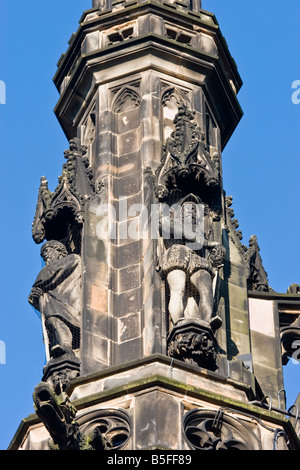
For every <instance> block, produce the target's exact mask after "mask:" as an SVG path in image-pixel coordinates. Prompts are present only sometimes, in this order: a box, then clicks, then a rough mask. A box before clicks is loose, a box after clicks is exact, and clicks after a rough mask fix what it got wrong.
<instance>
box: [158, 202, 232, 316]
mask: <svg viewBox="0 0 300 470" xmlns="http://www.w3.org/2000/svg"><path fill="white" fill-rule="evenodd" d="M180 212H181V213H180V214H177V215H176V214H175V215H174V218H173V220H171V223H170V238H164V245H165V248H166V251H165V252H164V253H163V255H162V257H161V260H160V269H161V272H162V274H163V276H164V277H165V278H166V280H167V283H168V287H169V290H170V300H169V305H168V309H169V313H170V315H171V319H172V323H173V324H174V325H175V324H176V323H177V322H178V321H179V320H181V319H183V318H194V319H199V320H201V321H204V322H205V323H208V324H209V323H210V322H211V320H212V315H213V304H214V296H213V278H214V275H215V273H216V268H217V267H218V266H220V265H221V264H222V263H223V259H224V255H225V248H224V247H223V246H222V245H221V244H220V243H218V242H215V241H214V240H212V239H210V238H208V237H207V233H205V229H204V232H203V240H202V243H201V244H200V245H199V248H198V249H197V244H196V245H195V247H193V242H195V236H196V231H195V224H196V223H197V222H198V223H199V220H198V221H197V217H196V213H197V208H196V204H195V202H191V200H189V198H187V199H186V200H182V201H181V209H180ZM183 212H185V217H184V222H185V225H186V226H185V229H184V230H183V232H182V233H183V236H182V238H181V239H179V238H176V237H177V236H178V235H177V234H178V233H180V230H179V229H178V226H179V225H180V224H181V225H182V220H183V218H182V213H183ZM189 218H190V219H191V223H187V224H186V222H187V221H188V219H189ZM163 223H164V221H163V220H162V221H161V227H162V225H163ZM205 226H207V223H204V227H205ZM189 228H190V230H189ZM205 228H206V229H207V227H205ZM161 233H162V230H161ZM190 243H192V244H191V245H190ZM189 285H191V286H192V289H193V288H195V289H196V292H197V294H198V299H199V300H198V308H197V309H195V308H192V309H191V308H188V307H187V306H186V305H187V303H188V300H189V299H188V297H189V295H188V291H189V290H191V288H190V287H189Z"/></svg>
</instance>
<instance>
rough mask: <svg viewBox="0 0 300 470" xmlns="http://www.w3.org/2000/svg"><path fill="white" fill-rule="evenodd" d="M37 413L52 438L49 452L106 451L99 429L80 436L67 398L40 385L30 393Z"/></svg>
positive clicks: (64, 394) (46, 385)
mask: <svg viewBox="0 0 300 470" xmlns="http://www.w3.org/2000/svg"><path fill="white" fill-rule="evenodd" d="M33 400H34V405H35V409H36V413H37V415H38V416H39V418H40V419H41V421H42V422H43V423H44V425H45V427H46V429H47V431H48V432H49V434H50V436H51V440H50V441H49V446H50V449H51V450H106V442H105V440H104V438H103V436H102V434H101V432H100V429H99V427H97V428H93V429H92V431H91V433H90V434H87V435H86V434H82V433H81V432H80V429H79V425H78V423H77V421H76V413H77V410H76V409H75V408H74V406H73V405H72V403H71V401H70V399H69V397H68V395H67V394H66V393H64V392H62V393H61V394H60V395H57V394H56V393H54V391H53V389H52V388H51V387H50V385H49V384H47V383H45V382H41V383H40V384H38V385H37V386H36V388H35V390H34V393H33Z"/></svg>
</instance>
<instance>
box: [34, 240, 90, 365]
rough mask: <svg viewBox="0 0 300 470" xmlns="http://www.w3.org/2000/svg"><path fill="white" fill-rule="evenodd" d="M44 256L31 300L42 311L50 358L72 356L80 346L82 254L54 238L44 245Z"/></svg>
mask: <svg viewBox="0 0 300 470" xmlns="http://www.w3.org/2000/svg"><path fill="white" fill-rule="evenodd" d="M41 256H42V258H43V259H44V261H45V267H44V268H43V269H42V270H41V272H40V273H39V275H38V277H37V279H36V281H35V283H34V284H33V287H32V290H31V293H30V295H29V303H30V304H31V305H33V307H34V308H35V309H36V310H38V311H39V312H40V313H41V317H42V322H43V324H44V328H45V333H46V335H47V341H48V348H49V349H48V356H49V357H48V359H51V358H60V357H62V356H64V355H66V354H67V355H71V356H72V355H74V350H76V349H78V348H79V346H80V319H81V258H80V256H79V255H76V254H68V251H67V249H66V247H65V246H64V245H63V244H62V243H60V242H58V241H54V240H52V241H48V242H46V243H45V244H44V245H43V246H42V249H41Z"/></svg>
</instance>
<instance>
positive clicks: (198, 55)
mask: <svg viewBox="0 0 300 470" xmlns="http://www.w3.org/2000/svg"><path fill="white" fill-rule="evenodd" d="M86 2H88V0H86ZM84 3H85V2H84V0H83V4H84ZM83 6H84V5H83ZM87 7H89V5H87ZM79 23H80V25H79V28H78V30H77V32H76V33H75V34H74V35H73V36H72V37H71V39H70V41H69V48H68V50H67V51H66V53H64V54H63V55H62V57H61V59H60V60H59V63H58V69H57V72H56V74H55V77H54V83H55V85H56V87H57V89H58V90H59V93H60V98H59V100H58V103H57V105H56V108H55V113H56V116H57V119H58V121H59V123H60V125H61V126H62V128H63V130H64V132H65V134H66V136H67V138H68V141H69V149H68V150H66V151H65V153H64V157H65V163H64V164H63V168H62V175H61V177H60V178H59V181H58V186H57V188H56V189H55V191H54V192H52V191H51V190H50V189H49V188H48V183H47V180H46V178H44V177H43V178H42V179H41V183H40V189H39V194H38V201H37V208H36V213H35V217H34V221H33V227H32V233H33V239H34V241H35V242H36V243H37V244H41V256H42V257H43V259H44V261H45V267H44V268H43V269H42V271H41V272H40V273H39V274H37V278H36V280H35V281H34V280H33V281H34V282H33V287H32V290H31V293H30V295H29V302H30V303H31V304H32V305H33V306H34V307H35V308H36V309H37V310H38V311H39V312H40V315H41V319H42V323H43V332H44V342H45V347H46V356H47V364H46V365H45V367H44V369H43V380H42V382H41V383H40V384H37V386H36V388H35V390H34V392H33V397H34V403H35V407H36V413H35V414H33V415H31V416H30V417H28V418H26V419H25V420H24V421H23V422H22V423H21V425H20V428H19V429H18V431H17V433H16V435H15V437H14V439H13V441H12V443H11V446H10V448H11V449H28V450H33V449H53V448H54V449H59V450H66V449H70V450H72V449H91V450H97V449H98V450H104V451H106V450H108V451H112V450H135V451H136V450H151V449H165V450H168V451H172V450H176V451H177V452H178V450H179V451H182V452H184V451H192V450H200V449H212V450H218V449H222V450H236V449H241V450H259V449H263V450H269V449H273V448H276V449H277V448H280V449H299V448H300V447H299V445H300V444H299V440H298V438H299V423H298V406H297V404H295V405H294V407H292V408H291V409H289V410H287V409H286V403H285V391H284V385H283V373H282V365H283V363H286V362H287V361H288V360H289V357H290V356H291V355H292V354H293V344H295V341H297V340H299V339H300V297H299V292H298V290H299V287H298V286H296V285H295V286H291V288H290V290H289V292H288V293H286V294H279V293H276V292H274V291H273V290H272V289H271V288H270V287H269V284H268V278H267V274H266V272H265V270H264V267H263V263H262V259H261V256H260V250H259V246H258V242H257V239H256V237H255V236H253V237H251V239H250V241H249V246H245V245H243V244H242V241H241V240H242V235H241V232H240V230H238V228H239V227H238V222H237V220H236V218H235V216H234V212H233V208H232V198H231V197H230V196H227V195H226V193H225V190H224V188H223V177H222V151H223V149H224V147H225V146H226V143H227V142H228V140H229V139H230V136H231V135H232V133H233V132H234V130H235V128H236V126H237V125H238V123H239V121H240V119H241V117H242V111H241V108H240V105H239V102H238V99H237V94H238V91H239V89H240V87H241V86H242V81H241V78H240V76H239V74H238V71H237V67H236V65H235V62H234V60H233V59H232V57H231V55H230V53H229V50H228V47H227V45H226V42H225V40H224V38H223V36H222V34H221V32H220V28H219V26H218V23H217V21H216V19H215V16H214V15H213V14H212V13H209V12H206V11H204V10H202V9H201V1H200V0H164V1H163V0H145V1H144V0H114V1H112V0H93V7H92V9H89V10H87V11H85V12H84V13H83V15H82V17H81V19H80V22H79Z"/></svg>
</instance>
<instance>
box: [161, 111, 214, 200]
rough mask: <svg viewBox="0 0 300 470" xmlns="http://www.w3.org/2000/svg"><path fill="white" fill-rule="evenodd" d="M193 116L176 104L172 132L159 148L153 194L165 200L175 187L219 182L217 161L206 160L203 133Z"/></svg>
mask: <svg viewBox="0 0 300 470" xmlns="http://www.w3.org/2000/svg"><path fill="white" fill-rule="evenodd" d="M194 118H195V113H194V112H192V111H190V110H188V108H187V106H186V105H184V104H180V105H179V107H178V113H177V115H176V116H175V119H174V124H175V130H174V131H173V132H172V134H171V136H170V137H169V138H168V139H167V142H166V145H165V146H164V149H163V156H162V162H161V165H160V166H159V167H158V169H157V171H156V181H155V193H156V196H157V198H158V199H159V200H160V201H164V200H166V198H167V197H169V196H170V194H171V193H172V192H174V191H176V190H178V188H179V189H180V190H181V189H182V187H183V186H186V185H188V184H191V182H195V181H197V182H198V183H199V181H201V182H202V183H203V184H204V185H205V186H206V187H216V186H217V185H218V183H219V168H218V160H217V159H215V161H213V159H212V158H211V157H210V154H209V152H208V151H207V149H206V145H205V134H204V133H203V132H202V131H201V129H200V128H199V127H198V126H197V124H196V123H195V122H194Z"/></svg>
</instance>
